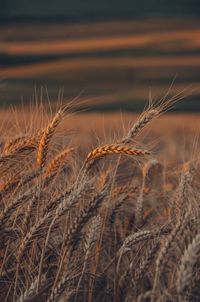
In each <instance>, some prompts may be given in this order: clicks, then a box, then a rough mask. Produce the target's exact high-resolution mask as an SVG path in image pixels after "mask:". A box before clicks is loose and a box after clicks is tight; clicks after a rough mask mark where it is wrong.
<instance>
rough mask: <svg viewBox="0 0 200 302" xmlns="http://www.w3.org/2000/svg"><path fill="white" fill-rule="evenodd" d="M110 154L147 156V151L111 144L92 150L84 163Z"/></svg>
mask: <svg viewBox="0 0 200 302" xmlns="http://www.w3.org/2000/svg"><path fill="white" fill-rule="evenodd" d="M112 154H126V155H132V156H145V155H149V154H150V153H149V151H147V150H141V149H136V148H131V147H129V146H124V145H118V144H111V145H105V146H102V147H99V148H96V149H94V150H92V151H91V152H90V153H89V154H88V156H87V159H86V162H88V161H90V160H93V159H97V158H100V157H104V156H107V155H112Z"/></svg>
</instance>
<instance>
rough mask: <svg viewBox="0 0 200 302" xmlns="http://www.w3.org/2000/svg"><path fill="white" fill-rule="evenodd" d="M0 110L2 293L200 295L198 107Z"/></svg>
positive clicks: (97, 299)
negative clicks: (176, 110)
mask: <svg viewBox="0 0 200 302" xmlns="http://www.w3.org/2000/svg"><path fill="white" fill-rule="evenodd" d="M174 101H175V99H174V100H173V99H171V100H167V99H166V100H165V99H163V100H160V101H157V102H153V103H150V104H149V105H148V106H146V108H145V109H144V111H143V113H141V114H140V115H136V114H131V113H129V114H128V113H125V114H119V113H105V114H98V113H97V114H96V113H95V114H94V113H93V114H89V113H73V105H72V106H71V105H67V106H66V107H65V106H59V107H58V109H56V108H54V107H53V108H50V107H49V108H46V107H44V106H42V105H39V104H38V105H37V106H32V107H31V108H29V109H28V108H27V107H26V108H24V109H22V108H18V109H15V110H14V109H13V110H9V109H2V110H1V113H0V121H1V127H0V133H1V157H0V173H1V180H0V199H1V200H0V301H18V302H22V301H24V302H25V301H26V302H28V301H38V302H39V301H40V302H42V301H48V302H50V301H60V302H61V301H63V302H64V301H65V302H66V301H74V302H75V301H77V302H84V301H85V302H92V301H94V302H101V301H106V302H113V301H115V302H120V301H122V302H123V301H126V302H129V301H131V302H132V301H138V302H142V301H145V302H150V301H151V302H153V301H154V302H155V301H163V302H164V301H166V302H167V301H172V302H173V301H179V302H181V301H199V300H200V287H199V283H200V231H199V230H200V228H199V227H200V220H199V219H200V206H199V196H200V195H199V193H200V182H199V177H200V165H199V162H198V159H199V147H200V144H199V126H200V125H199V115H198V114H184V115H183V114H177V113H176V114H175V113H173V114H172V113H167V112H166V111H167V110H168V109H169V108H170V107H171V106H172V107H173V106H176V105H174V104H173V103H174Z"/></svg>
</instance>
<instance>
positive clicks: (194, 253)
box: [177, 234, 200, 296]
mask: <svg viewBox="0 0 200 302" xmlns="http://www.w3.org/2000/svg"><path fill="white" fill-rule="evenodd" d="M199 257H200V234H198V235H196V236H195V237H194V239H193V240H192V242H191V243H190V244H189V245H188V247H187V248H186V249H185V251H184V253H183V256H182V257H181V264H180V267H179V272H178V280H177V290H178V293H179V294H180V295H181V296H184V295H185V294H188V292H190V291H191V289H192V287H191V285H192V280H193V276H194V274H195V265H196V264H198V265H199V263H200V262H199V260H200V258H199Z"/></svg>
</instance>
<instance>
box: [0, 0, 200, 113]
mask: <svg viewBox="0 0 200 302" xmlns="http://www.w3.org/2000/svg"><path fill="white" fill-rule="evenodd" d="M140 2H141V3H140V4H139V3H138V4H136V3H134V2H133V1H125V2H124V3H123V4H122V3H121V2H119V1H116V2H113V1H107V2H105V1H101V2H99V1H93V2H92V1H87V2H84V4H83V3H82V2H81V1H78V0H76V1H75V2H74V1H73V3H71V4H70V3H68V2H67V1H61V0H59V1H56V3H55V2H54V1H48V4H47V2H46V1H42V3H39V2H38V1H29V2H28V3H27V2H26V1H22V0H20V1H19V2H18V4H17V5H16V4H15V2H14V1H11V0H9V1H6V2H5V3H4V4H2V10H1V13H0V19H1V23H0V79H1V82H0V90H1V93H0V103H1V104H3V105H8V104H20V103H21V102H22V100H23V103H24V104H26V103H27V102H28V101H29V100H30V99H31V98H32V96H33V95H34V94H35V90H37V93H38V94H40V91H41V87H44V89H45V90H46V89H47V90H48V95H49V98H50V100H51V101H52V102H53V101H57V100H58V99H60V98H61V97H62V98H63V99H66V100H71V99H73V98H75V97H77V96H79V97H78V100H79V101H81V100H83V102H84V104H85V105H84V106H85V107H86V108H87V110H91V111H116V110H117V111H119V110H122V111H138V110H141V108H143V106H144V103H146V102H147V100H148V98H149V93H150V91H151V92H152V97H156V98H159V97H161V96H163V95H164V94H165V93H166V91H167V90H168V88H169V87H170V84H171V83H172V81H173V80H174V82H175V83H174V86H173V87H172V89H170V94H171V95H174V94H176V93H177V92H180V91H183V90H185V95H186V97H185V100H184V101H183V102H181V105H178V107H177V108H178V109H179V110H183V111H195V112H196V111H200V99H199V95H200V19H199V16H200V13H199V11H200V10H199V5H198V1H174V2H172V1H169V2H167V4H166V1H150V2H149V1H140Z"/></svg>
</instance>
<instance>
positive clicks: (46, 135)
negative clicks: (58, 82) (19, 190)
mask: <svg viewBox="0 0 200 302" xmlns="http://www.w3.org/2000/svg"><path fill="white" fill-rule="evenodd" d="M63 113H64V111H63V110H62V109H60V110H59V111H58V112H57V113H56V115H55V116H54V117H53V119H52V121H51V122H50V123H49V124H48V126H47V127H46V128H45V130H44V131H43V133H42V136H41V138H40V141H39V144H38V150H37V164H38V166H39V167H40V168H41V169H42V168H44V165H45V163H46V158H47V153H48V147H49V142H50V140H51V138H52V136H53V134H54V132H55V130H56V128H57V126H58V125H59V123H60V122H61V120H62V117H63Z"/></svg>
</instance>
